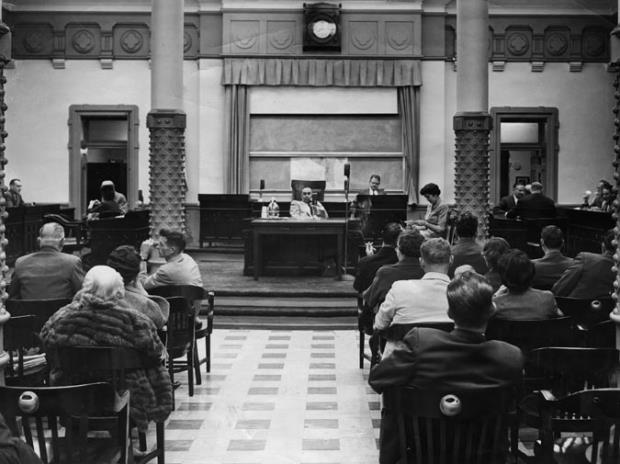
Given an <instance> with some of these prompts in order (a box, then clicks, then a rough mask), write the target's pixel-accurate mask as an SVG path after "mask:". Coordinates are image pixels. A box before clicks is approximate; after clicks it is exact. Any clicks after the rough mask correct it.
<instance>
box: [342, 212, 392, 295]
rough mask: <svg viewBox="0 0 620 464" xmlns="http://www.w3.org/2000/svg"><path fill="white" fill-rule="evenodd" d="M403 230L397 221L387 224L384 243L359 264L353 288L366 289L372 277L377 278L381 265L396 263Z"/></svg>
mask: <svg viewBox="0 0 620 464" xmlns="http://www.w3.org/2000/svg"><path fill="white" fill-rule="evenodd" d="M401 231H402V227H401V226H400V224H397V223H395V222H390V223H389V224H387V225H386V226H385V229H384V230H383V244H382V246H381V248H379V251H377V252H376V253H375V254H373V255H370V256H365V257H363V258H362V259H360V261H359V263H358V264H357V273H356V275H355V281H353V288H354V289H355V290H357V291H358V292H363V291H364V290H366V289H367V288H368V287H370V284H371V283H372V279H374V278H375V274H376V273H377V270H378V269H379V268H380V267H381V266H383V265H384V264H394V263H395V262H397V261H398V257H397V256H396V241H397V240H398V235H399V234H400V233H401Z"/></svg>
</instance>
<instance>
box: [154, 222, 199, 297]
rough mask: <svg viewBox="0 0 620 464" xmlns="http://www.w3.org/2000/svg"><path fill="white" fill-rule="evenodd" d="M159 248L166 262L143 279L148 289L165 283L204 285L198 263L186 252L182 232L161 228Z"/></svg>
mask: <svg viewBox="0 0 620 464" xmlns="http://www.w3.org/2000/svg"><path fill="white" fill-rule="evenodd" d="M158 248H159V253H160V255H161V256H162V258H164V259H165V260H166V263H165V264H163V265H162V266H161V267H159V268H158V269H157V270H156V271H155V273H153V274H151V275H150V276H148V277H146V279H145V280H144V281H143V286H144V288H145V289H146V290H147V291H148V290H150V289H151V288H155V287H162V286H164V285H195V286H197V287H202V276H201V275H200V269H198V264H196V261H194V259H193V258H192V257H191V256H189V255H188V254H186V253H184V251H185V236H184V235H183V234H182V233H181V232H178V231H174V230H168V229H161V230H160V231H159V241H158Z"/></svg>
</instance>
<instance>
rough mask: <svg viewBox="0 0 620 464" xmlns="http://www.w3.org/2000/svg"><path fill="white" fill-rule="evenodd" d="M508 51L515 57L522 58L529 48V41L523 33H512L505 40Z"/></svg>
mask: <svg viewBox="0 0 620 464" xmlns="http://www.w3.org/2000/svg"><path fill="white" fill-rule="evenodd" d="M506 44H507V47H508V51H509V52H510V53H511V54H513V55H515V56H522V55H525V54H526V53H527V51H528V50H529V48H530V41H529V39H528V37H527V35H525V34H524V33H523V32H513V33H511V34H510V35H509V36H508V38H507V39H506Z"/></svg>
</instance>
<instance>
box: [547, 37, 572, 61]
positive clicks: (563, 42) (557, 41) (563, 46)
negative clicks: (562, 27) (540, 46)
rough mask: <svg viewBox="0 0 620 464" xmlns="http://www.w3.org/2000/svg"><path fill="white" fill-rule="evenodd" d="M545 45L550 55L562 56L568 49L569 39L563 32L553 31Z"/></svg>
mask: <svg viewBox="0 0 620 464" xmlns="http://www.w3.org/2000/svg"><path fill="white" fill-rule="evenodd" d="M545 46H546V48H547V51H548V52H549V54H550V55H552V56H562V55H564V53H566V50H568V39H567V38H566V35H565V34H563V33H561V32H552V33H550V34H549V35H548V36H547V43H546V44H545Z"/></svg>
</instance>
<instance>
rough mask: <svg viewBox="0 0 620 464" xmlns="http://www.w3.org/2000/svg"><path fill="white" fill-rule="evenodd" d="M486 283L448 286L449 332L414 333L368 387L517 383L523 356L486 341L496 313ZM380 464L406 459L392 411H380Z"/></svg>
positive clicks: (467, 279) (476, 278) (468, 279)
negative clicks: (488, 329) (486, 332)
mask: <svg viewBox="0 0 620 464" xmlns="http://www.w3.org/2000/svg"><path fill="white" fill-rule="evenodd" d="M492 296H493V289H492V288H491V286H490V285H489V283H488V282H487V280H486V279H485V278H484V277H482V276H480V275H478V274H476V273H473V272H465V273H463V274H461V275H460V276H459V277H457V278H455V279H454V280H452V282H450V283H449V284H448V288H447V300H448V316H449V317H450V318H451V319H452V320H453V321H454V330H453V331H452V332H450V333H448V332H444V331H442V330H437V329H430V328H416V329H413V330H411V331H410V332H409V333H408V334H407V335H406V336H405V338H404V339H403V341H402V344H400V345H399V346H397V347H396V348H395V349H394V351H393V352H392V353H391V354H390V355H389V356H386V357H384V358H383V359H382V360H381V362H380V363H379V364H378V365H377V366H375V367H374V368H373V369H371V371H370V376H369V378H368V383H369V384H370V386H371V387H372V388H373V390H375V391H376V392H377V393H382V392H383V390H384V389H385V388H387V387H392V386H405V385H408V386H411V387H419V388H424V389H430V388H433V389H452V388H454V389H464V388H472V387H495V386H503V385H511V384H514V383H516V382H518V381H519V379H520V378H521V371H522V368H523V355H522V354H521V350H520V349H519V348H517V347H515V346H512V345H510V344H508V343H505V342H501V341H496V340H493V341H487V340H486V339H485V336H484V333H485V330H486V326H487V322H488V320H489V318H490V317H491V316H492V315H493V313H494V311H495V309H494V307H493V302H492ZM380 437H381V438H380V440H381V442H380V451H379V463H380V464H395V463H397V462H399V460H400V459H403V458H404V456H400V450H399V447H398V432H397V426H396V423H395V418H394V415H393V412H392V411H391V410H389V409H383V411H382V412H381V434H380Z"/></svg>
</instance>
